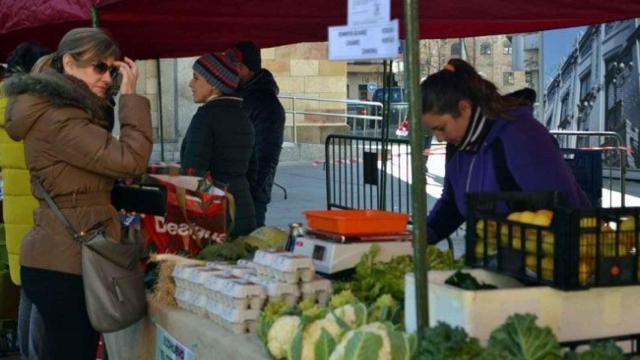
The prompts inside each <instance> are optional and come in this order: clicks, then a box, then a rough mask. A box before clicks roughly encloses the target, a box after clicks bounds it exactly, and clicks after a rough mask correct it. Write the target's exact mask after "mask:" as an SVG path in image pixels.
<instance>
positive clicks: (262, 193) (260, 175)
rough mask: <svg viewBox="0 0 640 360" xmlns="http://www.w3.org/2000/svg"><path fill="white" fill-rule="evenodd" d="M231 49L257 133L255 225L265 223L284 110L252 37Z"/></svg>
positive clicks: (278, 153)
mask: <svg viewBox="0 0 640 360" xmlns="http://www.w3.org/2000/svg"><path fill="white" fill-rule="evenodd" d="M230 50H231V52H233V54H234V55H235V56H236V58H237V59H238V60H239V61H240V65H239V66H238V71H239V76H240V86H239V88H238V94H239V95H240V96H242V98H243V99H244V107H245V109H246V111H247V112H248V113H249V119H250V120H251V122H252V123H253V127H254V129H255V134H256V143H255V148H254V150H255V156H256V167H257V168H256V177H255V182H252V183H251V194H252V196H253V202H254V204H255V208H256V225H257V226H258V227H260V226H264V222H265V214H266V212H267V205H268V204H269V203H270V202H271V188H272V187H273V182H274V178H275V176H276V168H277V167H278V161H279V160H280V151H281V149H282V142H283V135H284V122H285V113H284V108H283V107H282V104H281V103H280V100H278V92H279V91H280V90H279V89H278V84H276V81H275V80H274V78H273V75H272V74H271V73H270V72H269V70H266V69H263V68H262V59H261V57H260V49H258V47H257V46H256V45H255V44H254V43H253V42H251V41H243V42H239V43H237V44H235V45H234V46H233V47H232V48H231V49H230Z"/></svg>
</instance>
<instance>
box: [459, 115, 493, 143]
mask: <svg viewBox="0 0 640 360" xmlns="http://www.w3.org/2000/svg"><path fill="white" fill-rule="evenodd" d="M491 124H492V123H491V121H489V119H487V117H486V116H485V115H484V114H482V110H481V109H480V107H479V106H477V105H475V106H474V108H473V112H472V113H471V120H470V121H469V126H468V127H467V131H466V132H465V134H464V136H463V137H462V140H461V141H460V144H459V145H458V146H457V150H460V151H471V152H477V151H478V150H479V149H480V145H481V144H482V140H484V138H485V136H486V135H487V133H488V132H489V129H491Z"/></svg>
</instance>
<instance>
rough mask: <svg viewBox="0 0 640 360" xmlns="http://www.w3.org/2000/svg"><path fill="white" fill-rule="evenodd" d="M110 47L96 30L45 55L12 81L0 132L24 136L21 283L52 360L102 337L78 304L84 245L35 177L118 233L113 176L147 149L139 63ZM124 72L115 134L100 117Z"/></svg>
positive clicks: (73, 214) (143, 157)
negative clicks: (26, 192) (27, 181)
mask: <svg viewBox="0 0 640 360" xmlns="http://www.w3.org/2000/svg"><path fill="white" fill-rule="evenodd" d="M119 58H120V52H119V49H118V48H117V46H116V44H115V43H114V42H113V40H111V39H110V38H109V37H108V36H107V35H106V34H105V33H104V32H102V31H101V30H99V29H92V28H81V29H75V30H72V31H70V32H68V33H67V34H66V35H65V36H64V37H63V38H62V40H61V41H60V44H59V45H58V50H57V51H56V52H55V53H53V54H51V55H48V57H46V58H44V59H41V61H40V65H43V66H44V70H43V71H42V72H41V73H38V74H30V75H24V76H16V77H13V78H11V79H10V80H8V81H7V82H6V84H5V87H4V91H5V94H6V95H7V96H8V97H9V103H8V105H7V111H6V123H5V128H6V130H7V133H8V134H9V136H10V137H11V138H12V139H14V140H24V148H25V158H26V161H27V166H28V168H29V172H30V174H31V178H32V189H34V190H33V192H34V196H35V197H36V198H38V199H39V201H40V206H39V207H38V208H37V209H36V210H35V211H34V214H33V216H34V227H33V228H32V229H31V231H30V232H29V233H27V235H26V236H25V238H24V239H23V240H22V245H21V251H20V265H21V266H22V269H21V276H22V285H23V287H24V290H25V292H26V293H27V295H28V296H29V298H30V299H31V300H33V302H34V303H35V305H36V306H37V308H38V310H39V311H40V313H41V315H42V318H43V320H44V324H45V329H46V336H47V343H48V344H49V346H50V347H51V348H50V349H49V351H48V352H49V353H50V354H51V355H52V357H53V358H54V359H95V354H96V348H97V343H98V333H97V332H96V331H95V330H94V329H93V328H92V326H91V324H90V322H89V319H88V315H87V309H86V305H85V300H84V292H83V286H82V277H81V263H80V246H79V244H77V243H76V242H75V241H74V240H73V239H72V238H71V236H70V235H69V234H68V233H67V232H66V230H65V228H64V226H63V225H62V223H61V222H60V220H59V219H58V218H57V217H56V216H55V215H54V213H53V212H52V211H51V209H49V207H48V206H47V204H46V203H45V202H44V200H43V197H42V195H41V194H39V193H38V192H37V191H35V187H34V186H33V182H34V180H35V179H36V178H39V179H41V180H42V183H43V185H44V188H45V189H46V190H47V192H48V193H49V194H50V195H51V196H52V197H53V199H54V201H55V202H56V203H57V204H58V206H59V207H60V208H61V209H62V212H63V213H64V214H65V216H66V217H67V218H68V219H69V221H70V222H71V224H72V225H73V227H74V228H75V229H76V230H78V231H83V230H87V229H89V228H91V227H93V226H94V225H96V224H98V223H101V224H104V225H105V226H106V232H107V235H108V236H109V237H111V238H113V239H119V238H120V232H121V228H120V226H121V225H120V222H119V219H118V213H117V211H116V210H115V209H114V208H113V206H111V202H110V192H111V188H112V186H113V182H114V179H116V178H120V177H130V176H135V175H139V174H142V173H143V172H144V171H145V169H146V166H147V163H148V160H149V156H150V154H151V148H152V136H151V117H150V110H149V102H148V100H147V99H145V98H144V97H142V96H139V95H136V94H135V88H136V81H137V78H138V68H137V67H136V65H135V63H134V62H133V61H132V60H130V59H128V58H126V57H125V58H124V60H119ZM115 76H121V78H122V82H121V85H120V88H119V90H120V93H121V96H120V99H119V120H120V124H121V130H120V137H119V139H116V138H114V137H113V136H111V134H110V132H109V131H108V130H107V123H106V121H105V119H104V114H105V110H106V109H107V107H108V106H109V103H108V101H106V96H107V91H108V89H109V87H110V86H112V82H113V77H115Z"/></svg>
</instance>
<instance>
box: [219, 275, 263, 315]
mask: <svg viewBox="0 0 640 360" xmlns="http://www.w3.org/2000/svg"><path fill="white" fill-rule="evenodd" d="M221 286H222V288H221V290H220V293H222V301H221V303H222V304H224V305H225V306H227V307H230V308H233V309H240V310H244V309H254V310H260V309H261V308H262V305H263V304H264V302H265V300H266V298H267V295H266V293H265V291H264V289H263V288H262V286H260V285H259V284H256V283H253V282H251V281H249V280H246V279H240V278H235V279H232V278H229V279H225V281H224V284H222V285H221Z"/></svg>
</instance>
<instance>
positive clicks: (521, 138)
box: [427, 106, 591, 244]
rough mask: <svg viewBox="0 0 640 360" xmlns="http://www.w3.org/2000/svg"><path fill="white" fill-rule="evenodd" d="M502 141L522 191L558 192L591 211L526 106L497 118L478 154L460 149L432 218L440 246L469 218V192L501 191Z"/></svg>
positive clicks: (432, 237) (430, 228)
mask: <svg viewBox="0 0 640 360" xmlns="http://www.w3.org/2000/svg"><path fill="white" fill-rule="evenodd" d="M495 141H502V144H503V147H504V153H505V158H506V162H507V166H508V168H509V171H510V172H511V174H512V176H513V177H514V179H515V181H516V182H517V184H518V185H519V186H520V188H521V189H522V191H559V192H561V193H563V194H564V195H565V196H566V198H567V201H568V204H567V205H569V206H570V207H574V208H589V207H591V205H590V204H589V200H588V199H587V197H586V195H585V194H584V192H583V191H582V189H581V188H580V186H579V185H578V183H577V182H576V179H575V177H574V176H573V174H572V173H571V170H570V169H569V167H568V166H567V164H566V163H565V160H564V159H563V157H562V154H561V153H560V149H559V148H558V144H557V142H556V141H555V139H554V138H553V136H552V135H551V134H550V133H549V131H548V130H547V129H546V128H545V127H544V126H542V124H540V123H539V122H538V121H537V120H536V119H535V118H534V117H533V114H532V111H531V107H528V106H526V107H521V108H518V109H515V110H513V111H511V112H510V113H509V114H507V115H506V116H505V117H503V118H499V119H496V120H493V126H492V127H491V129H490V130H489V132H488V133H487V135H486V137H485V139H484V140H483V143H482V145H481V146H480V148H479V150H478V152H470V151H458V152H457V153H456V154H455V155H454V156H453V158H451V159H450V160H449V161H448V162H447V165H446V172H445V183H444V188H443V190H442V196H441V197H440V199H439V200H438V201H437V203H436V204H435V206H434V207H433V209H432V210H431V212H430V213H429V216H428V218H427V239H428V241H429V243H430V244H435V243H437V242H438V241H440V240H442V239H443V238H445V237H447V236H449V235H450V234H451V233H452V232H453V231H455V230H456V229H457V228H458V227H459V226H460V225H461V224H462V223H463V222H464V220H465V218H464V215H465V214H466V205H465V199H464V198H465V193H467V192H495V191H500V188H499V186H498V182H497V180H496V173H495V167H494V159H493V151H492V149H491V144H492V143H493V142H495Z"/></svg>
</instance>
